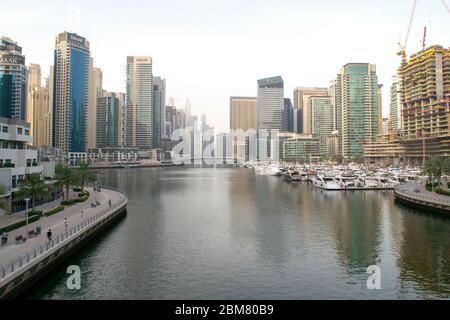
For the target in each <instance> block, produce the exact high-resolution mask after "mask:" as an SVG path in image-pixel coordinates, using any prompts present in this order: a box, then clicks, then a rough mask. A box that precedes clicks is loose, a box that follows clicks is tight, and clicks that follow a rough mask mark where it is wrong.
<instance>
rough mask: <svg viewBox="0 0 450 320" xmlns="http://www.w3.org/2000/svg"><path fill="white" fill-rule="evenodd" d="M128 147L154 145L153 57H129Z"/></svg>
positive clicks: (127, 94)
mask: <svg viewBox="0 0 450 320" xmlns="http://www.w3.org/2000/svg"><path fill="white" fill-rule="evenodd" d="M126 96H127V146H130V147H137V148H141V149H151V148H152V144H153V113H152V103H153V98H152V96H153V74H152V58H151V57H136V56H131V57H127V93H126Z"/></svg>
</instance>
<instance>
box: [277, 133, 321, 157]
mask: <svg viewBox="0 0 450 320" xmlns="http://www.w3.org/2000/svg"><path fill="white" fill-rule="evenodd" d="M318 157H320V142H319V139H318V138H317V137H316V136H315V135H312V134H296V135H295V136H294V137H292V138H289V139H287V141H285V142H284V143H283V160H284V161H293V162H311V161H313V160H314V159H317V158H318Z"/></svg>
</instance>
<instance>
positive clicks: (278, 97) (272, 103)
mask: <svg viewBox="0 0 450 320" xmlns="http://www.w3.org/2000/svg"><path fill="white" fill-rule="evenodd" d="M257 102H258V129H267V130H271V129H276V130H279V131H281V130H282V128H283V109H284V83H283V79H282V78H281V77H280V76H277V77H272V78H266V79H260V80H258V98H257Z"/></svg>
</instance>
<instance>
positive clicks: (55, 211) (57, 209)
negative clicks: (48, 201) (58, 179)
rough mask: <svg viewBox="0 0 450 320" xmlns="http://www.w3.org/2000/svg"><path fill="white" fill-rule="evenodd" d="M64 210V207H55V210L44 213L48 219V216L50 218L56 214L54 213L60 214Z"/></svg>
mask: <svg viewBox="0 0 450 320" xmlns="http://www.w3.org/2000/svg"><path fill="white" fill-rule="evenodd" d="M63 210H64V206H62V205H61V206H57V207H55V208H53V209H51V210H50V211H47V212H46V213H45V215H46V216H47V217H50V216H52V215H54V214H56V213H58V212H61V211H63Z"/></svg>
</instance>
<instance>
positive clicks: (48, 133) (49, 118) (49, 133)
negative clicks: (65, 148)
mask: <svg viewBox="0 0 450 320" xmlns="http://www.w3.org/2000/svg"><path fill="white" fill-rule="evenodd" d="M53 79H54V67H53V66H50V73H49V76H48V78H47V79H46V84H45V88H46V89H47V92H48V104H47V110H46V112H45V124H44V147H47V148H50V147H52V146H53V110H54V108H53V102H54V100H53V97H54V95H53V93H54V90H53V88H54V84H55V82H54V81H53Z"/></svg>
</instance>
